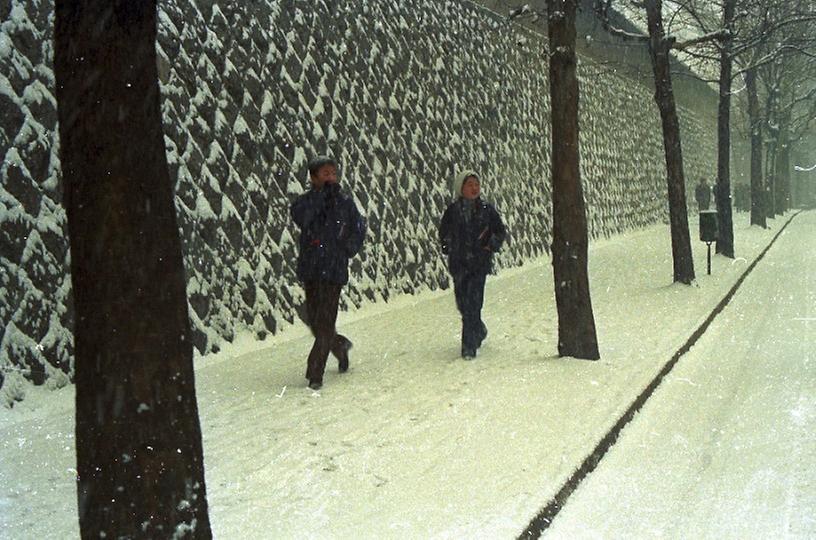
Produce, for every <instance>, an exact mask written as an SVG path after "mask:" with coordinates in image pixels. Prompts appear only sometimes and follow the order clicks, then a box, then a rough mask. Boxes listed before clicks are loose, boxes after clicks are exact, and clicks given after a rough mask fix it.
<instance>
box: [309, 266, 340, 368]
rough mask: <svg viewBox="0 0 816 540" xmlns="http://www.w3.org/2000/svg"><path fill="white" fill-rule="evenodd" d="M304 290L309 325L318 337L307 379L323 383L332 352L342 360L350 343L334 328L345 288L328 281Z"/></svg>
mask: <svg viewBox="0 0 816 540" xmlns="http://www.w3.org/2000/svg"><path fill="white" fill-rule="evenodd" d="M303 288H304V289H305V291H306V317H307V318H308V320H307V324H308V325H309V329H310V330H311V331H312V335H313V336H314V338H315V340H314V344H313V345H312V350H311V352H310V353H309V361H308V364H307V367H306V378H307V379H309V382H319V383H322V382H323V372H324V371H325V370H326V360H327V359H328V357H329V353H330V352H331V353H332V354H334V356H336V357H337V358H340V355H341V354H343V351H344V349H345V348H346V347H347V344H348V343H349V341H348V339H347V338H346V337H344V336H341V335H340V334H338V333H337V331H336V330H335V328H334V325H335V323H336V322H337V307H338V305H339V303H340V290H341V289H342V288H343V286H342V285H338V284H337V283H329V282H328V281H307V282H305V283H304V284H303Z"/></svg>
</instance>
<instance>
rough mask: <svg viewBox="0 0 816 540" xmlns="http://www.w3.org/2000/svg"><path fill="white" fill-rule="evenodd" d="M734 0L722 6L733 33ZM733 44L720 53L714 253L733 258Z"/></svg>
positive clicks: (723, 46)
mask: <svg viewBox="0 0 816 540" xmlns="http://www.w3.org/2000/svg"><path fill="white" fill-rule="evenodd" d="M736 3H737V0H726V1H725V5H724V6H723V28H725V29H727V30H733V20H734V9H735V6H736ZM732 47H733V40H732V39H731V38H729V39H727V40H725V41H723V42H722V44H721V49H720V101H719V110H718V114H717V186H716V193H717V197H715V203H716V205H717V218H718V219H717V221H718V228H717V245H716V248H715V252H716V253H720V254H722V255H725V256H726V257H730V258H732V259H733V258H734V223H733V219H732V216H731V82H732V81H731V76H732V74H731V72H732V68H733V65H734V59H733V58H732V57H731V49H732Z"/></svg>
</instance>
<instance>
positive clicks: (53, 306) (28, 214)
mask: <svg viewBox="0 0 816 540" xmlns="http://www.w3.org/2000/svg"><path fill="white" fill-rule="evenodd" d="M52 10H53V4H52V3H50V2H45V1H38V0H0V20H2V21H5V22H3V23H2V25H0V68H2V69H0V152H2V153H3V155H4V161H3V165H2V179H3V181H2V185H0V205H2V206H0V223H2V232H0V236H1V237H2V245H0V269H2V274H0V385H3V381H4V380H5V387H4V391H5V393H6V396H7V399H14V398H15V397H19V394H20V393H21V390H19V389H18V386H19V384H18V381H19V378H20V377H21V376H23V375H24V376H25V377H27V378H29V379H30V380H32V381H34V382H35V383H44V382H47V383H48V384H51V385H61V384H64V383H65V382H67V381H68V378H69V376H70V375H71V374H72V373H73V366H72V362H73V360H72V358H73V356H72V343H71V334H70V328H71V326H72V311H71V296H70V279H69V272H68V268H69V258H68V257H69V255H68V249H67V238H66V219H65V213H64V211H63V209H62V207H61V205H60V199H61V191H60V190H61V186H60V169H59V159H58V152H57V140H56V132H57V129H56V103H55V99H54V92H53V88H54V77H53V71H52V58H53V51H52V32H53V13H52ZM522 34H523V36H524V39H520V37H521V36H522ZM159 36H160V37H159V45H158V52H159V74H160V82H161V85H162V94H163V99H164V101H163V114H164V121H165V134H166V137H165V140H166V145H167V150H168V152H167V155H168V161H169V167H170V170H171V178H174V179H175V189H176V196H177V199H176V207H177V210H178V213H179V224H180V228H181V235H182V241H183V247H184V255H185V264H186V269H187V275H188V286H187V293H188V296H189V303H190V316H191V319H192V323H193V328H194V334H195V346H196V348H197V350H198V351H199V352H201V353H207V352H211V351H215V350H217V349H218V346H219V343H220V342H223V340H227V341H230V340H232V339H233V337H234V336H235V334H236V332H239V331H243V330H247V329H248V330H250V331H252V332H254V333H255V334H256V335H257V336H258V337H263V336H264V335H266V334H267V333H269V332H275V331H276V329H277V328H278V327H279V325H280V324H282V323H285V322H291V321H293V320H294V318H295V317H296V316H297V310H298V306H299V305H300V303H301V301H302V292H301V289H300V286H299V285H298V283H297V281H296V279H295V275H294V267H295V259H296V242H295V238H296V234H297V231H296V230H295V229H294V228H293V226H292V224H291V223H290V219H289V214H288V205H289V203H290V201H291V200H292V199H293V198H294V197H295V196H296V194H298V193H301V192H302V191H303V189H304V188H305V186H306V185H307V174H306V170H305V169H306V161H307V159H308V157H309V156H312V155H314V154H316V153H330V154H332V155H334V156H335V157H337V158H338V159H339V160H340V162H341V176H342V180H343V183H344V184H345V186H346V188H347V189H348V190H350V191H351V192H352V193H353V194H354V196H355V199H356V201H357V204H358V206H359V208H360V209H361V211H362V212H363V213H364V214H365V215H366V216H367V219H368V224H369V236H368V239H367V242H366V244H365V247H364V251H363V253H362V256H360V257H358V258H356V259H355V260H354V261H353V263H352V269H351V281H350V284H349V286H348V287H347V288H346V290H345V293H344V298H343V301H344V303H345V304H346V305H349V304H353V305H359V304H361V303H362V302H364V301H382V300H387V299H388V298H390V297H391V296H392V295H394V294H401V293H413V292H416V291H418V290H422V289H427V288H430V289H436V288H439V287H446V286H447V285H448V276H447V273H446V270H445V265H444V260H443V258H442V257H441V254H440V253H439V251H438V249H437V247H436V241H435V238H436V224H437V221H438V218H439V216H440V215H441V212H442V210H443V209H444V206H445V204H446V203H447V202H448V201H449V200H450V179H451V177H452V175H453V174H454V171H456V170H458V169H461V168H463V167H474V168H476V169H478V170H479V171H480V172H481V173H482V177H483V189H484V191H485V194H486V196H487V198H489V199H490V200H492V201H493V202H494V203H495V204H496V206H497V207H498V208H499V210H500V211H501V212H502V214H503V216H504V218H505V221H506V223H507V226H508V228H509V231H510V234H511V239H512V240H511V242H510V244H509V245H508V247H507V248H506V249H505V251H504V252H503V253H502V254H501V255H500V257H499V266H500V267H508V266H513V265H518V264H521V263H522V262H523V261H525V260H528V259H531V258H534V257H537V256H540V255H542V254H545V253H546V252H547V251H548V244H549V242H550V227H551V224H550V220H551V218H550V212H551V210H550V183H549V157H550V154H549V153H550V145H549V137H550V134H549V97H548V83H547V66H546V59H545V57H544V55H543V49H542V41H541V40H540V38H539V37H538V36H536V35H535V34H531V33H529V32H528V31H526V30H523V29H520V28H519V27H517V26H513V25H511V24H509V23H508V22H507V21H505V20H504V19H502V18H500V17H498V16H496V15H495V14H493V13H490V12H488V11H486V10H484V9H482V8H479V7H478V6H475V5H473V4H471V3H470V2H465V1H460V0H404V1H402V2H389V1H385V0H370V1H367V2H348V1H339V0H308V1H306V0H260V1H257V2H225V1H213V0H186V1H184V2H177V1H175V0H173V1H167V2H162V3H161V5H160V22H159ZM580 74H581V84H582V85H581V91H582V96H581V99H582V109H581V129H582V133H581V143H582V171H583V178H584V180H585V185H586V187H585V189H586V198H587V201H588V203H589V220H590V233H591V234H592V236H593V237H599V236H608V235H611V234H616V233H620V232H622V231H625V230H628V229H632V228H637V227H642V226H644V225H647V224H650V223H654V222H656V221H659V220H664V219H665V215H666V208H665V202H664V201H665V192H666V187H665V180H664V176H665V172H664V171H665V167H664V162H663V148H662V142H661V139H660V124H659V117H658V114H657V111H656V109H655V107H654V106H653V105H652V103H653V101H652V97H651V91H652V90H651V89H650V88H645V87H643V86H641V85H640V84H639V83H635V82H632V81H629V80H625V79H622V78H620V77H618V76H616V75H614V74H612V73H608V72H605V71H604V70H602V69H601V67H599V66H597V65H595V64H594V63H593V62H592V61H591V60H589V59H582V62H581V65H580ZM681 117H682V118H683V121H684V125H683V128H684V131H683V136H684V155H685V158H686V168H687V174H688V175H689V178H692V177H696V175H698V173H699V174H702V173H704V172H706V171H711V170H712V168H713V164H714V159H715V156H714V151H715V148H716V146H715V144H714V136H715V130H714V127H713V124H712V122H710V121H707V120H704V119H701V118H697V117H696V116H695V113H694V112H693V111H690V110H681ZM66 374H67V376H66Z"/></svg>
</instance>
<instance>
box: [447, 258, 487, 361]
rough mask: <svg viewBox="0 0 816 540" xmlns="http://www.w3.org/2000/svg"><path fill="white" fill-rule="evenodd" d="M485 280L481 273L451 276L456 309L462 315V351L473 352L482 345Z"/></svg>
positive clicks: (484, 275)
mask: <svg viewBox="0 0 816 540" xmlns="http://www.w3.org/2000/svg"><path fill="white" fill-rule="evenodd" d="M485 278H487V275H486V274H484V273H481V272H477V273H462V274H459V275H455V276H453V292H454V294H455V295H456V307H457V309H459V313H461V314H462V349H463V350H465V349H468V350H473V351H475V350H476V349H478V348H479V345H481V344H482V339H483V338H484V331H485V326H484V323H483V322H482V305H483V304H484V288H485Z"/></svg>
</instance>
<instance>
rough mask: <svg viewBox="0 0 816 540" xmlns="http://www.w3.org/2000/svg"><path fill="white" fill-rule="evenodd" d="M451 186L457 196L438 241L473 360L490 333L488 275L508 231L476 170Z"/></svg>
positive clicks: (464, 354)
mask: <svg viewBox="0 0 816 540" xmlns="http://www.w3.org/2000/svg"><path fill="white" fill-rule="evenodd" d="M452 187H453V193H454V196H455V198H456V200H455V201H454V202H453V203H451V204H450V205H449V206H448V207H447V209H446V210H445V213H444V214H443V215H442V221H441V223H440V225H439V242H440V244H441V245H442V253H444V254H445V255H447V256H448V270H449V271H450V273H451V276H452V277H453V290H454V294H455V296H456V307H457V309H459V313H461V315H462V357H463V358H464V359H465V360H472V359H473V358H475V357H476V350H477V349H478V348H479V347H480V346H481V344H482V341H484V339H485V338H486V337H487V327H486V326H485V324H484V322H483V321H482V305H483V303H484V287H485V279H486V278H487V274H489V273H490V270H491V268H492V263H493V254H494V253H495V252H497V251H498V250H499V249H500V248H501V246H502V244H503V243H504V239H505V236H506V234H507V232H506V230H505V227H504V223H502V220H501V217H500V216H499V213H498V212H497V211H496V209H495V208H494V207H493V205H491V204H489V203H487V202H485V201H484V200H482V198H481V197H480V193H481V185H480V183H479V177H478V175H477V174H476V173H475V172H474V171H464V172H462V173H461V174H459V175H458V176H456V177H455V179H454V183H453V186H452Z"/></svg>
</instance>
